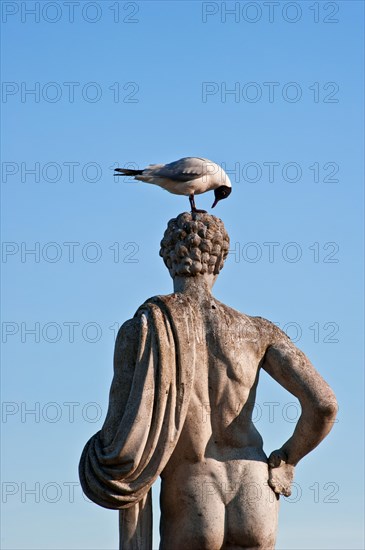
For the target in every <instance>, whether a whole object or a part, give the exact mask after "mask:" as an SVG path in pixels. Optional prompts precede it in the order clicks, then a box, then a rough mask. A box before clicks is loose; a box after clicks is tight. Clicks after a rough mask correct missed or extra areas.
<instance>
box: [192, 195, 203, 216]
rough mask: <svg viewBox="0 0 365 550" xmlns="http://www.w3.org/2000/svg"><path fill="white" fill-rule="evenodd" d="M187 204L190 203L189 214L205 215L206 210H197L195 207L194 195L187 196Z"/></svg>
mask: <svg viewBox="0 0 365 550" xmlns="http://www.w3.org/2000/svg"><path fill="white" fill-rule="evenodd" d="M189 202H190V206H191V213H192V214H206V213H207V211H206V210H199V209H198V208H197V207H196V206H195V200H194V195H189Z"/></svg>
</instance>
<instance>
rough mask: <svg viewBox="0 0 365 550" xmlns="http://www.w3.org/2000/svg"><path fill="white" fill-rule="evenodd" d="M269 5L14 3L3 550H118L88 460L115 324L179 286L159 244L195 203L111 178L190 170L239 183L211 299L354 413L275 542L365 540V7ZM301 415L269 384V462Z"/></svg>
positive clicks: (6, 209) (319, 460)
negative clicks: (209, 163)
mask: <svg viewBox="0 0 365 550" xmlns="http://www.w3.org/2000/svg"><path fill="white" fill-rule="evenodd" d="M235 6H236V8H235ZM237 6H238V7H237ZM270 6H271V7H270ZM270 6H269V5H268V4H267V3H263V2H252V3H248V2H240V3H234V2H226V3H224V2H223V3H222V2H178V1H174V2H167V1H166V2H154V1H148V2H112V1H109V0H105V1H102V2H85V1H83V0H81V1H80V2H79V3H73V4H72V6H70V4H67V3H66V2H62V1H57V2H40V3H39V2H38V3H36V2H5V1H3V2H2V6H1V7H2V31H3V37H2V41H3V53H2V66H3V69H2V79H3V90H2V91H3V95H2V104H1V107H2V113H3V127H2V128H3V137H5V138H6V140H3V145H2V182H1V188H2V199H3V201H2V204H3V208H2V241H3V243H2V272H3V287H2V341H3V355H2V401H3V409H2V439H3V446H2V449H3V451H2V479H3V484H2V502H3V504H2V506H3V513H2V517H3V521H4V525H3V528H2V547H3V548H4V549H7V550H15V549H17V550H19V549H24V550H26V549H27V550H28V549H29V550H31V549H32V550H39V549H49V550H56V549H57V550H61V549H62V550H66V549H70V550H71V549H73V550H74V549H80V550H81V549H84V550H86V549H88V550H89V549H93V550H106V549H111V548H116V547H117V540H118V526H117V513H116V512H112V511H109V510H104V509H102V508H99V507H97V506H96V505H94V504H91V503H89V502H86V501H85V500H84V498H83V497H82V494H81V490H80V487H79V485H78V474H77V465H78V460H79V456H80V453H81V450H82V448H83V445H84V443H85V442H86V441H87V439H88V438H89V437H90V436H91V435H92V434H93V433H95V432H96V431H97V430H98V429H100V427H101V425H102V422H103V418H104V416H105V412H106V407H107V400H108V390H109V386H110V382H111V377H112V355H113V345H114V335H115V331H116V328H117V327H118V326H119V325H120V324H121V323H122V322H123V321H125V320H126V319H128V318H130V317H131V316H133V314H134V312H135V310H136V309H137V307H138V306H139V305H140V304H141V303H142V302H143V301H144V300H145V299H146V298H148V297H149V296H152V295H155V294H164V293H169V292H171V289H172V284H171V280H170V278H169V275H168V273H167V271H166V269H165V267H164V266H163V264H162V261H161V259H160V258H159V256H158V250H159V242H160V239H161V237H162V235H163V232H164V229H165V227H166V224H167V221H168V220H169V219H170V218H172V217H174V216H175V215H177V214H178V213H180V212H183V211H185V210H187V209H188V206H189V205H188V200H187V199H185V198H184V197H177V196H173V195H169V194H168V193H165V192H164V191H162V190H161V189H159V188H157V187H153V186H148V185H145V184H142V183H134V182H128V181H124V178H119V179H117V178H115V179H114V178H113V176H112V168H113V167H114V166H117V165H119V166H124V165H126V164H127V163H133V165H136V166H139V167H143V166H145V165H146V164H149V163H154V162H169V161H172V160H175V159H178V158H180V157H182V156H203V157H207V158H209V159H212V160H214V161H216V162H218V163H223V165H224V166H225V167H226V168H227V170H229V171H234V173H232V174H231V179H232V181H233V186H234V189H233V193H232V195H231V197H230V198H229V199H228V200H227V201H224V202H221V203H219V205H218V207H217V209H216V211H215V212H214V213H215V214H216V215H217V216H219V217H221V218H222V219H223V221H224V223H225V225H226V227H227V229H228V231H229V234H230V237H231V252H230V254H229V257H228V260H227V262H226V266H225V268H224V270H223V272H222V274H221V275H220V277H219V279H218V281H217V283H216V286H215V288H214V294H215V295H216V297H217V298H218V299H220V300H221V301H223V302H225V303H227V304H229V305H231V306H232V307H234V308H236V309H238V310H240V311H244V312H246V313H248V314H251V315H261V316H263V317H266V318H268V319H271V320H272V321H275V322H277V323H278V324H279V325H280V326H281V327H282V328H284V329H285V330H287V331H288V333H289V335H290V336H291V337H292V338H293V340H295V341H296V342H297V345H298V346H299V347H300V348H301V349H303V350H304V351H305V353H306V354H307V355H308V356H309V358H310V359H311V360H312V362H313V363H314V365H315V366H316V367H317V369H318V370H319V372H320V373H321V374H322V375H323V376H324V378H325V379H326V380H327V381H328V382H329V383H330V385H331V386H332V387H333V389H334V391H335V393H336V395H337V397H338V400H339V404H340V412H339V416H338V422H337V423H336V425H335V427H334V429H333V431H332V432H331V434H330V436H329V437H328V439H326V441H325V442H324V443H323V444H322V445H321V446H320V447H319V448H318V449H316V450H315V451H314V452H313V453H312V454H311V455H309V456H308V457H306V458H304V459H303V461H302V462H301V463H300V464H299V466H298V468H297V474H296V484H297V485H296V494H295V493H293V496H292V497H291V498H290V499H287V500H285V499H283V500H282V506H281V515H280V522H279V535H278V543H277V548H278V549H280V550H289V549H290V550H294V549H298V550H299V549H300V550H310V549H313V550H319V549H321V550H322V549H331V550H340V549H341V550H345V549H346V550H350V549H351V550H354V549H361V548H363V547H364V541H363V538H362V531H363V529H362V516H363V501H362V492H363V491H362V488H363V467H362V465H363V435H362V434H363V418H364V415H363V355H362V345H361V342H362V340H363V332H364V326H363V288H362V280H363V261H362V252H363V241H362V239H363V237H362V235H363V148H364V140H363V118H364V116H363V115H364V113H363V104H362V87H363V46H362V43H363V27H364V24H363V22H364V19H363V3H362V2H357V1H347V2H314V3H313V2H306V1H302V2H292V3H288V2H279V3H278V5H275V6H272V4H270ZM71 8H72V9H73V14H72V13H71V11H70V10H71ZM233 8H235V9H236V12H235V13H233V14H232V13H231V14H229V13H227V10H230V9H233ZM269 8H270V11H269ZM29 10H33V11H34V10H35V12H34V13H33V14H32V13H30V11H29ZM271 10H274V11H271ZM52 21H53V22H52ZM31 90H33V93H32V92H31ZM32 170H33V172H32ZM211 203H212V197H211V196H210V194H209V196H208V195H205V196H202V197H198V199H197V205H198V207H201V208H207V209H208V210H209V209H210V206H211ZM31 250H33V251H34V252H33V253H31V252H30V251H31ZM32 330H33V332H32ZM293 402H295V399H294V398H293V397H292V396H290V395H289V394H288V393H287V392H285V391H284V390H282V389H281V388H280V387H278V386H277V384H275V383H274V382H273V381H272V380H270V379H269V378H268V377H267V376H265V375H263V376H262V378H261V380H260V389H259V392H258V398H257V403H258V406H257V417H256V425H257V427H258V429H259V430H260V431H261V433H262V434H263V436H264V440H265V450H266V451H267V452H268V453H269V452H270V451H271V450H273V449H274V448H277V447H279V446H280V445H281V444H282V443H283V442H284V441H285V440H286V439H287V438H288V437H289V435H290V434H291V431H292V430H293V426H294V424H293V422H292V420H293V419H295V414H296V413H297V412H298V409H297V408H296V405H290V404H291V403H293ZM31 410H33V411H35V412H34V413H31V412H29V411H31ZM32 491H33V492H32ZM154 502H155V509H156V514H155V522H154V548H157V547H158V510H157V508H158V505H157V490H156V491H155V499H154ZM20 525H21V528H20V527H19V526H20Z"/></svg>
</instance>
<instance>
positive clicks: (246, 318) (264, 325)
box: [216, 300, 290, 342]
mask: <svg viewBox="0 0 365 550" xmlns="http://www.w3.org/2000/svg"><path fill="white" fill-rule="evenodd" d="M216 302H217V303H218V304H219V307H220V309H221V310H222V311H223V312H224V313H225V315H227V316H229V317H230V318H231V319H233V320H235V321H237V322H239V323H243V324H244V325H246V326H249V327H250V329H251V330H253V331H255V332H257V335H258V336H261V337H262V338H265V339H266V340H267V341H268V342H276V341H278V340H286V341H287V340H290V338H289V337H288V335H287V334H286V333H285V332H283V331H282V330H281V329H280V328H279V327H278V326H277V325H276V324H275V323H273V322H272V321H269V320H268V319H266V318H265V317H260V316H258V315H247V314H246V313H242V312H240V311H238V310H236V309H234V308H232V307H230V306H227V305H226V304H223V303H222V302H218V300H216Z"/></svg>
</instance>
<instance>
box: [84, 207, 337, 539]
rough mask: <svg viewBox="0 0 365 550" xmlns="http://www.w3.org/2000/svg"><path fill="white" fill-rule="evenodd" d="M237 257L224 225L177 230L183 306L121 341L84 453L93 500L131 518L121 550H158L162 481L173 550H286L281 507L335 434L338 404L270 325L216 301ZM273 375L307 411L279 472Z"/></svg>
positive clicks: (125, 333) (176, 277)
mask: <svg viewBox="0 0 365 550" xmlns="http://www.w3.org/2000/svg"><path fill="white" fill-rule="evenodd" d="M228 250H229V237H228V235H227V233H226V231H225V228H224V225H223V223H222V221H221V220H219V219H218V218H215V217H214V216H210V215H209V214H195V215H194V218H192V216H191V214H188V213H184V214H180V216H178V218H176V219H174V220H170V222H169V224H168V228H167V230H166V232H165V236H164V238H163V240H162V242H161V252H160V254H161V256H162V257H163V259H164V262H165V264H166V266H167V267H168V269H169V272H170V275H171V276H172V277H173V281H174V293H173V294H170V295H168V296H157V297H154V298H151V299H149V300H147V301H146V302H145V304H143V305H142V306H141V307H140V308H139V309H138V311H137V312H136V314H135V316H134V317H133V319H130V320H129V321H127V322H126V323H124V325H123V326H122V327H121V329H120V331H119V334H118V337H117V341H116V345H115V360H114V379H113V382H112V386H111V391H110V399H109V410H108V413H107V417H106V420H105V422H104V425H103V427H102V429H101V431H100V432H98V433H97V434H95V435H94V436H93V437H92V438H91V439H90V441H89V442H88V443H87V445H86V446H85V449H84V451H83V454H82V457H81V461H80V479H81V483H82V486H83V489H84V491H85V493H86V495H87V496H88V497H89V498H90V499H92V500H93V501H94V502H96V503H97V504H99V505H101V506H104V507H106V508H113V509H119V510H120V548H121V549H123V550H131V549H133V550H135V549H143V550H147V549H151V548H152V546H151V545H152V511H151V499H150V488H151V485H152V484H153V482H154V481H155V480H156V479H157V477H158V476H161V479H162V485H161V526H160V531H161V546H160V548H161V549H163V550H180V549H181V550H186V549H191V550H203V549H206V550H222V549H228V548H230V549H232V548H236V549H238V548H260V549H265V550H270V549H272V548H274V546H275V538H276V530H277V521H278V508H279V495H280V494H283V495H290V486H291V483H292V480H293V476H294V467H295V466H296V464H297V463H298V462H299V460H300V459H301V458H303V456H305V455H306V454H307V453H309V452H310V451H312V450H313V449H314V448H315V447H316V446H317V445H318V444H319V443H320V442H321V441H322V439H323V438H324V437H325V436H326V435H327V434H328V432H329V431H330V429H331V427H332V426H333V421H334V419H335V415H336V410H337V406H336V399H335V396H334V394H333V392H332V390H331V389H330V388H329V386H328V385H327V384H326V382H325V381H324V380H323V379H322V378H321V376H320V375H319V374H318V373H317V372H316V370H315V369H314V367H313V366H312V365H311V363H310V362H309V360H308V359H307V358H306V356H305V355H304V354H303V353H302V352H301V351H300V350H298V349H297V348H296V347H295V346H294V345H293V343H292V342H291V341H290V339H289V338H288V337H287V336H286V335H285V334H284V333H283V332H282V331H281V330H280V329H279V328H278V327H277V326H276V325H274V324H273V323H271V322H270V321H267V320H266V319H263V318H261V317H249V316H247V315H244V314H242V313H240V312H238V311H236V310H234V309H232V308H230V307H228V306H226V305H224V304H222V303H220V302H219V301H218V300H216V299H215V298H214V296H213V295H212V293H211V289H212V287H213V284H214V282H215V280H216V278H217V276H218V273H219V271H220V270H221V268H222V267H223V263H224V260H225V258H226V256H227V254H228ZM261 369H264V370H265V371H266V372H268V373H269V374H270V375H271V376H272V377H273V378H274V379H275V380H276V381H277V382H278V383H279V384H281V385H282V386H283V387H284V388H286V389H287V390H288V391H289V392H290V393H291V394H293V395H294V396H295V397H297V398H298V399H299V401H300V403H301V407H302V414H301V417H300V419H299V421H298V423H297V425H296V427H295V429H294V433H293V435H292V437H291V438H290V439H289V440H288V441H287V442H285V443H284V444H283V446H282V447H281V448H280V449H279V450H276V451H273V452H272V453H271V455H270V456H269V458H267V457H266V455H265V453H264V452H263V442H262V438H261V436H260V434H259V433H258V431H257V430H256V428H255V426H254V424H253V422H252V411H253V407H254V403H255V394H256V387H257V384H258V380H259V372H260V370H261Z"/></svg>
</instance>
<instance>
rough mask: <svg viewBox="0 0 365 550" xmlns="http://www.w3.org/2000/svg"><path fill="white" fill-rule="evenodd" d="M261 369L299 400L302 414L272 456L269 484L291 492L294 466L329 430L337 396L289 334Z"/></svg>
mask: <svg viewBox="0 0 365 550" xmlns="http://www.w3.org/2000/svg"><path fill="white" fill-rule="evenodd" d="M262 368H263V369H264V370H265V371H266V372H267V373H268V374H270V376H272V378H274V380H276V381H277V382H279V384H280V385H281V386H283V387H284V388H285V389H286V390H288V391H289V392H290V393H291V394H293V395H294V396H295V397H297V398H298V399H299V402H300V404H301V408H302V413H301V416H300V418H299V420H298V423H297V425H296V427H295V429H294V433H293V435H292V436H291V437H290V438H289V439H288V441H287V442H286V443H284V445H283V446H282V447H281V448H280V449H279V450H277V451H274V452H273V453H271V455H270V457H269V466H270V468H271V471H270V480H269V483H270V485H271V486H272V487H273V489H274V490H275V491H276V492H277V493H282V494H284V495H289V494H290V483H291V481H292V479H293V475H294V466H296V464H297V463H298V462H299V460H301V459H302V458H303V457H304V456H305V455H306V454H308V453H310V452H311V451H312V450H313V449H314V448H315V447H316V446H317V445H318V444H319V443H320V442H321V441H322V440H323V439H324V438H325V437H326V435H327V434H328V433H329V432H330V430H331V428H332V427H333V423H334V420H335V418H336V413H337V402H336V398H335V395H334V393H333V391H332V390H331V388H330V387H329V386H328V384H327V383H326V382H325V381H324V380H323V378H322V377H321V376H320V375H319V374H318V372H317V371H316V370H315V368H314V367H313V365H312V364H311V362H310V361H309V359H308V358H307V357H306V356H305V355H304V353H303V352H301V351H300V350H299V349H298V348H296V347H295V346H294V345H293V344H292V342H290V340H289V339H287V338H286V337H285V338H284V337H281V338H279V339H278V341H277V342H275V343H273V344H272V345H270V346H269V347H268V349H267V351H266V353H265V356H264V362H263V365H262Z"/></svg>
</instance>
